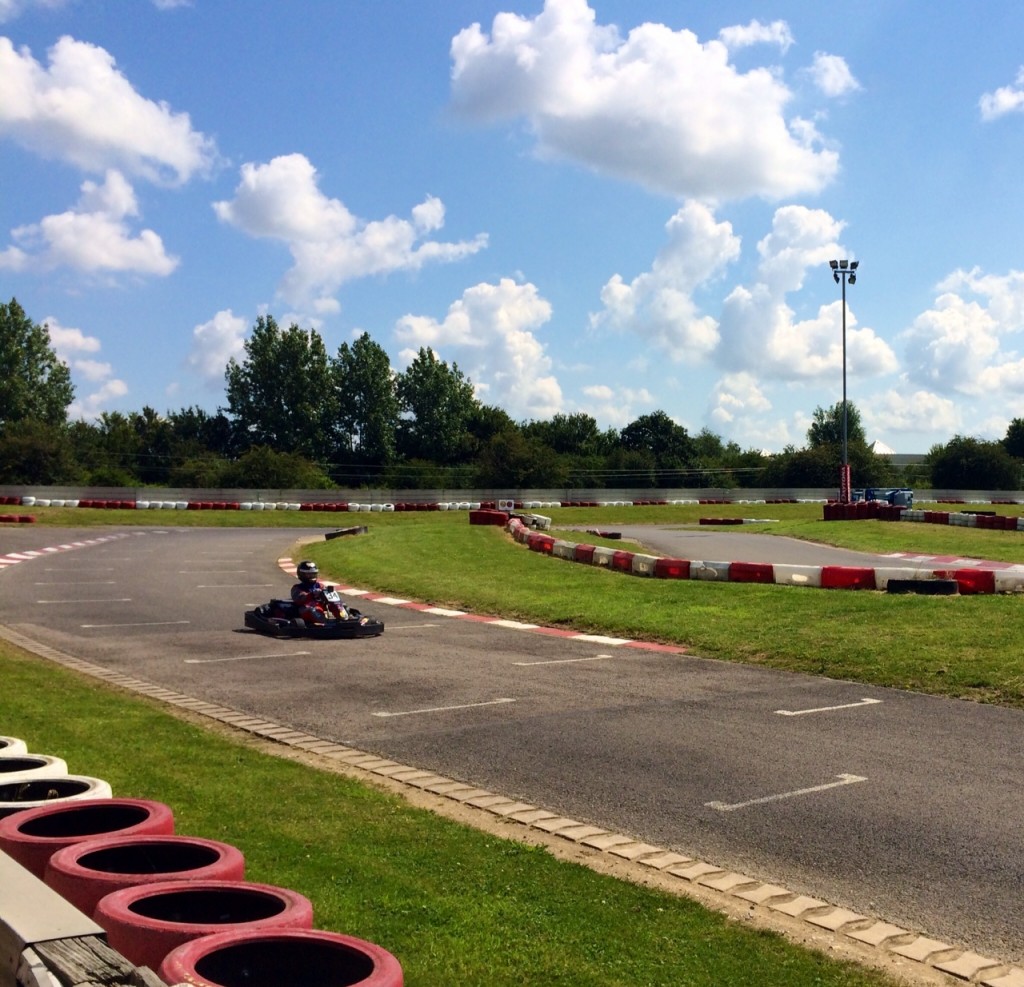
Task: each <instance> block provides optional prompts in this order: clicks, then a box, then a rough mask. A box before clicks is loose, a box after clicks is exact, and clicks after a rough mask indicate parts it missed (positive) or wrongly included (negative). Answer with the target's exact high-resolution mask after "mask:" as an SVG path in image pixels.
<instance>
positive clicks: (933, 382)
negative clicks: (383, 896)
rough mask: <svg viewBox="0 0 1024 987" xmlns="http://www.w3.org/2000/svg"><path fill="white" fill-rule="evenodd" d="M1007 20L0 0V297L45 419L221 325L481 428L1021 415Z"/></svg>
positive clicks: (193, 383)
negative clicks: (355, 344) (305, 348)
mask: <svg viewBox="0 0 1024 987" xmlns="http://www.w3.org/2000/svg"><path fill="white" fill-rule="evenodd" d="M1022 161H1024V5H1021V4H1020V3H1019V0H990V2H987V3H986V4H985V5H984V13H983V14H982V13H980V12H979V8H978V7H977V6H976V5H974V4H966V3H958V2H952V0H940V2H937V3H931V4H927V5H925V4H916V3H911V2H909V0H890V2H880V0H879V2H871V0H868V2H864V3H861V4H848V5H824V4H820V3H807V2H805V0H804V2H778V3H772V2H767V0H757V2H753V0H751V2H739V0H718V2H715V3H710V2H705V3H680V2H678V0H628V2H626V0H607V2H605V0H591V2H590V3H589V5H588V3H587V2H585V0H547V2H540V0H534V2H526V0H514V2H509V0H497V2H491V0H473V2H470V0H444V2H436V3H423V2H419V0H377V2H370V0H365V2H355V0H352V2H342V0H337V2H335V0H305V2H301V3H283V2H279V0H245V2H244V3H238V2H229V0H191V2H187V0H0V296H2V297H3V298H4V300H7V299H9V298H10V297H12V296H13V297H16V298H17V299H18V301H19V302H20V303H21V304H22V305H23V306H24V308H25V309H26V311H27V312H28V314H29V315H30V317H31V318H32V319H34V320H35V321H37V322H40V323H43V322H45V323H46V324H47V325H48V326H49V327H50V332H51V340H52V342H53V345H54V347H55V349H56V350H57V352H58V354H59V355H60V356H61V357H62V358H63V359H64V360H66V361H67V362H68V363H69V365H70V366H71V368H72V377H73V380H74V382H75V385H76V401H75V404H74V406H73V407H72V414H73V416H74V417H85V418H88V419H91V418H94V417H95V416H97V415H98V414H100V413H102V412H104V411H132V410H140V409H141V408H142V407H143V406H144V405H149V406H151V407H153V408H155V409H156V410H157V411H160V412H165V411H167V410H171V409H177V408H183V407H188V406H192V405H198V406H200V407H203V408H205V409H207V410H209V411H214V410H216V408H217V407H218V406H221V405H223V404H224V402H225V391H224V367H225V365H226V363H227V360H228V359H229V358H230V357H231V356H236V357H239V356H241V355H242V353H243V350H242V347H243V343H244V340H245V338H246V336H247V334H248V333H249V332H250V331H251V328H252V325H253V323H254V322H255V320H256V318H257V317H258V316H259V315H261V314H264V313H269V314H271V315H273V316H274V317H275V318H276V319H277V321H278V322H279V323H280V324H281V325H282V326H287V325H289V324H291V323H292V322H296V323H297V324H299V325H300V326H303V327H312V328H316V330H317V331H318V332H319V333H320V334H321V335H322V336H323V338H324V340H325V342H326V344H327V347H328V350H329V352H331V353H333V352H336V350H337V348H338V346H339V345H340V344H341V343H342V342H345V341H351V340H352V339H353V338H355V337H356V336H358V335H359V334H361V333H362V332H364V331H365V332H369V333H370V335H371V336H372V338H373V339H374V340H375V341H376V342H378V343H379V344H381V345H382V346H383V347H384V348H385V349H386V350H387V351H388V353H389V355H390V357H391V361H392V365H393V366H394V367H395V369H397V370H401V369H404V367H405V366H406V365H407V364H408V362H409V360H410V359H411V357H412V356H413V355H414V354H415V352H416V351H417V349H418V348H419V347H421V346H431V347H433V349H434V350H435V351H436V352H437V353H438V355H439V356H440V357H441V358H442V359H444V360H446V361H448V362H449V363H451V362H455V363H457V364H458V366H459V368H460V369H461V370H462V371H463V372H464V373H466V374H467V375H468V376H469V377H470V378H471V379H472V380H473V382H474V384H475V385H476V386H477V389H478V395H479V397H480V398H481V400H483V401H485V402H486V403H488V404H494V405H498V406H500V407H502V408H504V409H505V410H506V411H507V412H508V413H509V414H510V415H512V417H513V418H515V419H516V420H528V419H547V418H550V417H551V416H552V415H553V414H555V413H559V412H561V413H566V414H571V413H575V412H586V413H588V414H591V415H593V416H594V417H595V418H596V419H597V421H598V423H599V425H600V426H601V427H602V428H608V427H615V428H620V427H622V426H623V425H626V424H628V423H629V422H630V421H633V420H634V419H635V418H637V417H639V416H640V415H642V414H646V413H648V412H651V411H654V410H658V409H661V410H664V411H665V412H667V413H668V414H669V415H670V416H671V417H672V418H673V419H675V420H676V421H677V422H679V423H680V424H681V425H684V426H685V427H686V428H687V429H688V430H689V431H690V432H691V433H696V432H698V431H700V430H701V429H702V428H705V427H707V428H709V429H710V430H711V431H713V432H715V433H716V434H718V435H720V436H722V437H723V438H724V439H726V440H733V441H735V442H737V443H739V445H740V446H741V447H743V448H745V449H746V448H761V449H766V450H769V451H777V450H780V449H782V448H783V447H784V446H786V445H787V444H794V445H796V446H798V447H799V446H802V445H804V444H805V441H806V432H807V427H808V425H809V423H810V420H811V415H812V414H813V411H814V409H815V408H816V407H818V406H821V407H828V406H830V405H832V404H833V403H835V402H837V401H839V400H840V398H841V396H842V366H843V364H842V306H841V301H840V289H839V287H838V286H837V285H836V284H834V282H833V280H832V278H831V276H830V272H829V268H828V261H829V260H830V259H832V258H851V259H858V260H859V261H860V270H859V272H858V274H859V276H858V280H857V283H856V285H853V286H850V287H849V288H848V292H847V302H848V309H847V331H846V346H847V388H848V396H849V399H850V400H851V401H852V402H853V403H854V404H856V406H857V407H858V408H859V409H860V411H861V414H862V418H863V421H864V424H865V427H866V431H867V433H868V438H869V439H870V440H878V441H880V442H882V443H884V444H885V445H887V446H888V447H889V448H891V449H893V450H895V451H897V452H925V451H927V450H928V449H929V448H930V447H931V446H932V445H933V444H935V443H944V442H947V441H948V440H949V439H950V438H952V437H953V436H954V435H956V434H960V435H973V436H977V437H979V438H989V439H991V438H1001V437H1002V436H1003V435H1004V434H1005V432H1006V427H1007V424H1008V422H1009V421H1010V420H1011V419H1012V418H1016V417H1024V273H1022V272H1024V235H1022V232H1021V224H1022V219H1024V181H1022V177H1024V175H1022V166H1021V163H1022Z"/></svg>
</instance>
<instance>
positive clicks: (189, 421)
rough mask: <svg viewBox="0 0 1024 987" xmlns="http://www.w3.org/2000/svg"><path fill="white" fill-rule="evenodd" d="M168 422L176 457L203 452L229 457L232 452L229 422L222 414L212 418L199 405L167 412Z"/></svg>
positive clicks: (219, 413) (220, 412)
mask: <svg viewBox="0 0 1024 987" xmlns="http://www.w3.org/2000/svg"><path fill="white" fill-rule="evenodd" d="M167 421H168V423H169V424H170V426H171V434H172V435H173V438H174V446H175V454H176V456H178V457H179V458H180V457H182V456H189V455H199V454H201V453H205V452H210V453H214V454H215V455H218V456H228V455H230V454H231V452H232V451H233V446H232V441H231V422H230V420H229V419H228V417H227V415H225V414H224V413H223V412H222V411H218V412H217V414H215V415H211V414H210V413H209V412H208V411H205V410H204V409H203V408H200V407H198V406H193V407H188V408H181V409H180V410H178V411H169V412H168V413H167Z"/></svg>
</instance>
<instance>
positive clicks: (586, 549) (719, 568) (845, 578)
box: [506, 512, 1024, 595]
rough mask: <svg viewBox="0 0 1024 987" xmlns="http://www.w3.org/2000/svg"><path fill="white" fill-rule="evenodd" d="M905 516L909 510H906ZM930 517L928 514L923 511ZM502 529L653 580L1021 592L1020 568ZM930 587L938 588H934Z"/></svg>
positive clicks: (566, 555)
mask: <svg viewBox="0 0 1024 987" xmlns="http://www.w3.org/2000/svg"><path fill="white" fill-rule="evenodd" d="M905 513H907V512H905ZM921 513H931V512H921ZM506 530H507V531H508V532H509V533H510V534H511V536H512V537H513V539H514V540H515V541H517V542H525V543H527V544H528V545H529V547H530V548H531V549H533V550H534V551H542V552H545V553H546V554H549V555H553V556H555V557H557V558H560V559H565V560H567V561H574V562H579V563H582V564H583V565H593V566H601V567H604V568H607V569H611V570H614V571H618V572H623V573H629V574H631V575H634V576H644V577H648V578H656V579H697V580H703V581H706V582H723V583H726V582H728V583H760V584H773V585H776V586H807V587H812V588H817V589H860V590H883V591H885V590H888V588H889V583H890V582H891V581H893V580H898V581H900V582H914V583H917V582H935V581H939V580H941V581H945V582H949V581H955V582H956V584H957V586H956V590H957V591H958V592H959V593H961V594H964V595H968V594H978V593H1024V566H1020V567H1010V568H1007V569H980V568H973V567H966V566H961V567H954V568H949V567H946V568H916V567H913V566H874V567H871V566H839V565H824V566H813V565H793V564H781V563H771V562H715V561H708V560H706V559H701V560H698V559H674V558H664V557H662V556H657V555H647V554H645V553H640V552H628V551H623V550H621V549H614V548H608V547H606V546H604V545H596V546H595V545H589V544H577V543H574V542H569V541H565V540H562V539H554V538H551V537H549V536H545V535H540V534H538V533H537V532H532V531H530V530H529V529H528V528H527V527H526V526H525V525H524V524H523V522H522V521H521V520H520V519H519V518H518V517H515V516H512V517H511V518H510V519H509V521H508V524H507V525H506ZM932 588H933V589H935V588H937V587H932Z"/></svg>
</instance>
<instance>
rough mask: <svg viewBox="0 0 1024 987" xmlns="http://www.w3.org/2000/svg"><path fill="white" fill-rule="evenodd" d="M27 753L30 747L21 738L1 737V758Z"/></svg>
mask: <svg viewBox="0 0 1024 987" xmlns="http://www.w3.org/2000/svg"><path fill="white" fill-rule="evenodd" d="M27 753H28V745H27V744H26V743H25V741H24V740H22V739H21V738H20V737H0V757H9V756H10V755H11V754H27Z"/></svg>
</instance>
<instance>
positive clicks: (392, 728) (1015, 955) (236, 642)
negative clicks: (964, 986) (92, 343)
mask: <svg viewBox="0 0 1024 987" xmlns="http://www.w3.org/2000/svg"><path fill="white" fill-rule="evenodd" d="M302 534H303V532H301V531H294V530H289V531H283V530H280V529H278V530H268V529H219V528H217V529H167V530H163V531H161V530H157V529H120V530H112V529H99V530H98V529H89V530H83V531H69V530H57V529H53V528H38V529H17V530H0V556H3V555H5V554H6V553H10V552H14V551H18V550H19V549H24V548H35V549H42V548H44V547H47V546H56V545H60V544H66V543H69V542H72V541H73V540H75V539H78V538H84V539H95V538H97V537H98V536H99V537H102V538H104V539H106V540H103V541H101V542H100V543H97V544H92V545H89V546H87V547H82V548H77V549H74V550H70V551H61V552H58V553H53V554H44V555H42V556H39V557H36V558H33V559H31V560H28V561H24V562H20V563H18V564H16V565H12V566H9V567H7V568H4V569H0V622H2V623H4V624H6V625H8V626H10V627H12V628H14V629H15V630H17V631H18V632H20V633H21V634H23V635H25V636H27V637H30V638H32V639H34V640H36V641H39V642H41V643H43V644H47V645H49V646H51V647H55V648H57V649H59V650H61V651H64V652H67V653H69V654H72V655H75V656H78V657H81V658H84V659H86V660H88V661H92V662H96V663H98V664H101V665H104V666H107V667H111V668H116V669H119V670H122V671H125V672H126V673H128V674H131V675H133V676H137V677H139V678H142V679H146V680H148V681H152V682H155V683H158V684H160V685H163V686H166V687H168V688H171V689H174V690H177V691H180V692H183V693H186V694H188V695H193V696H196V697H199V698H203V699H206V700H209V701H211V702H215V703H221V704H223V705H226V706H231V707H234V708H237V709H240V710H245V711H251V712H253V713H256V714H259V715H260V716H263V717H265V718H268V719H272V720H274V721H277V722H280V723H285V724H289V725H294V726H295V727H296V728H297V729H301V730H303V731H306V732H308V733H311V734H315V735H317V736H321V737H325V738H328V739H332V740H335V741H338V742H342V743H346V744H349V745H352V746H355V747H358V748H360V749H363V750H367V751H372V752H377V753H380V754H382V755H384V756H387V757H390V758H393V759H395V760H397V761H400V762H403V763H407V764H413V765H416V766H418V767H422V768H426V769H431V770H434V771H437V772H438V773H441V774H444V775H447V776H449V777H452V778H456V779H460V780H464V781H467V782H472V783H474V784H476V785H479V786H481V787H484V788H488V789H490V790H492V791H496V792H501V793H503V794H506V795H509V796H514V797H517V798H522V799H523V800H526V801H529V802H531V803H533V804H535V805H539V806H544V807H545V808H548V809H550V810H553V811H557V812H561V813H564V814H565V815H568V816H571V817H573V818H575V819H580V820H583V821H587V822H591V823H594V824H596V825H600V826H602V827H604V828H608V829H610V830H612V831H618V832H623V833H627V834H631V835H633V836H636V837H638V838H642V839H644V840H647V841H649V842H651V843H655V844H658V845H660V846H666V847H670V848H672V849H675V850H677V851H678V852H680V853H685V854H687V855H689V856H694V857H698V858H700V859H704V860H708V861H711V862H713V863H715V864H718V865H721V866H724V867H728V868H731V869H735V870H737V871H740V872H742V873H745V874H748V875H750V876H752V877H756V878H758V879H760V880H763V881H770V882H774V883H777V884H781V885H784V886H786V887H788V888H791V889H792V890H794V891H801V892H803V893H806V894H809V895H813V896H815V897H819V898H822V899H824V900H826V901H830V902H833V903H835V904H838V905H844V906H846V907H848V908H850V909H853V910H855V911H857V912H860V913H861V914H866V915H877V916H878V917H880V918H883V919H886V920H888V921H890V922H894V923H896V924H898V925H900V926H902V927H903V928H907V929H911V930H916V931H920V932H924V933H927V934H928V935H931V936H934V937H936V938H941V939H944V940H945V941H947V942H950V943H953V944H957V945H960V946H962V947H969V948H973V949H975V950H977V951H978V952H981V953H982V954H984V955H988V956H994V957H998V958H1001V959H1004V960H1008V961H1013V962H1018V963H1019V962H1022V961H1024V936H1022V927H1021V910H1020V889H1021V888H1022V887H1024V849H1022V848H1024V812H1022V806H1024V795H1022V789H1024V765H1022V759H1021V751H1022V750H1024V716H1022V715H1021V714H1020V713H1019V712H1016V711H1012V710H1005V709H999V708H995V707H987V706H982V705H976V704H971V703H965V702H956V701H947V700H942V699H936V698H931V697H926V696H919V695H915V694H912V693H906V692H897V691H893V690H886V689H880V688H874V687H870V686H862V685H856V684H851V683H847V682H839V681H832V680H828V679H822V678H814V677H810V676H802V675H793V674H788V673H782V672H776V671H772V670H767V669H759V668H752V667H745V666H741V665H732V664H728V663H723V662H715V661H709V660H704V659H701V658H697V657H690V656H680V655H677V654H667V653H664V652H659V651H656V650H646V649H642V648H639V649H638V648H635V647H630V648H626V647H614V646H609V645H606V644H601V643H597V642H588V641H585V640H579V639H566V638H563V637H554V636H551V635H546V634H543V633H539V632H537V631H529V630H522V629H513V628H507V627H502V626H500V625H495V624H493V623H490V624H485V623H480V622H477V621H473V620H468V619H465V618H457V617H443V616H437V615H430V614H424V613H422V612H418V611H415V610H413V609H409V608H403V607H400V606H388V605H386V604H382V603H367V604H365V606H364V609H365V610H367V611H368V612H371V613H374V614H375V615H377V616H380V617H382V618H383V619H384V620H385V622H386V624H387V630H386V632H385V633H384V635H383V636H382V637H380V638H374V639H367V640H358V641H330V642H329V641H320V642H315V641H302V640H276V639H271V638H265V637H262V636H260V635H257V634H253V633H249V632H246V631H245V630H244V628H243V625H242V614H243V612H244V610H245V609H247V608H249V607H251V606H252V605H254V604H256V603H260V602H263V601H265V600H266V599H268V598H269V597H270V596H272V595H284V594H285V593H286V592H287V589H288V587H289V585H290V581H289V579H288V577H287V576H286V575H285V574H283V573H282V572H281V570H280V568H279V567H278V564H277V560H278V558H279V557H280V556H282V555H288V554H290V553H291V546H292V544H293V539H296V538H299V537H301V536H302ZM649 534H650V533H649ZM684 534H685V533H684ZM684 534H683V535H679V537H683V536H684ZM654 537H657V538H661V537H662V536H661V535H657V536H652V537H648V539H647V544H650V545H652V547H657V546H656V544H655V542H654V540H653V538H654ZM665 537H668V535H666V536H665ZM734 537H736V538H740V539H743V540H744V541H745V540H746V539H747V538H748V537H749V536H747V535H736V536H734ZM722 538H723V536H722V535H721V534H718V535H716V536H715V539H716V542H715V551H714V552H711V551H708V552H704V551H701V552H700V553H698V552H696V551H693V550H691V549H690V548H685V549H680V548H679V547H678V545H679V543H678V542H676V548H671V549H669V548H667V546H664V547H662V549H661V550H662V551H666V553H667V554H677V555H682V556H683V557H690V558H703V559H704V560H709V559H713V558H715V557H716V556H717V559H718V560H725V556H723V555H722V552H721V550H719V548H718V546H719V545H727V544H728V542H725V541H721V539H722ZM705 544H709V545H710V544H711V543H710V542H706V543H705ZM751 544H753V543H751ZM782 544H784V543H783V542H781V541H780V546H781V545H782ZM741 547H743V548H744V549H746V548H747V547H748V546H747V545H745V544H743V545H742V546H741ZM790 548H792V544H791V543H789V547H787V549H786V550H787V551H788V550H790ZM805 549H806V546H803V545H800V546H798V548H792V550H793V551H798V550H799V551H801V552H802V551H804V550H805ZM780 550H781V549H780ZM738 552H739V549H737V550H736V552H733V553H732V554H737V553H738ZM743 554H744V555H745V554H746V552H744V553H743ZM817 558H818V561H819V563H820V561H821V558H820V556H817ZM751 560H752V559H751ZM757 561H762V560H760V559H759V560H757ZM764 561H771V559H765V560H764ZM793 561H795V560H793ZM809 561H810V560H809ZM552 564H553V565H559V564H562V563H560V562H557V561H553V562H552ZM337 575H343V574H340V573H339V574H337ZM623 578H626V577H623ZM723 590H725V587H723ZM793 592H814V591H813V590H800V589H794V590H793ZM0 716H2V713H0ZM0 732H3V731H2V729H0ZM152 794H153V795H154V796H155V797H158V796H159V793H152Z"/></svg>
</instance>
